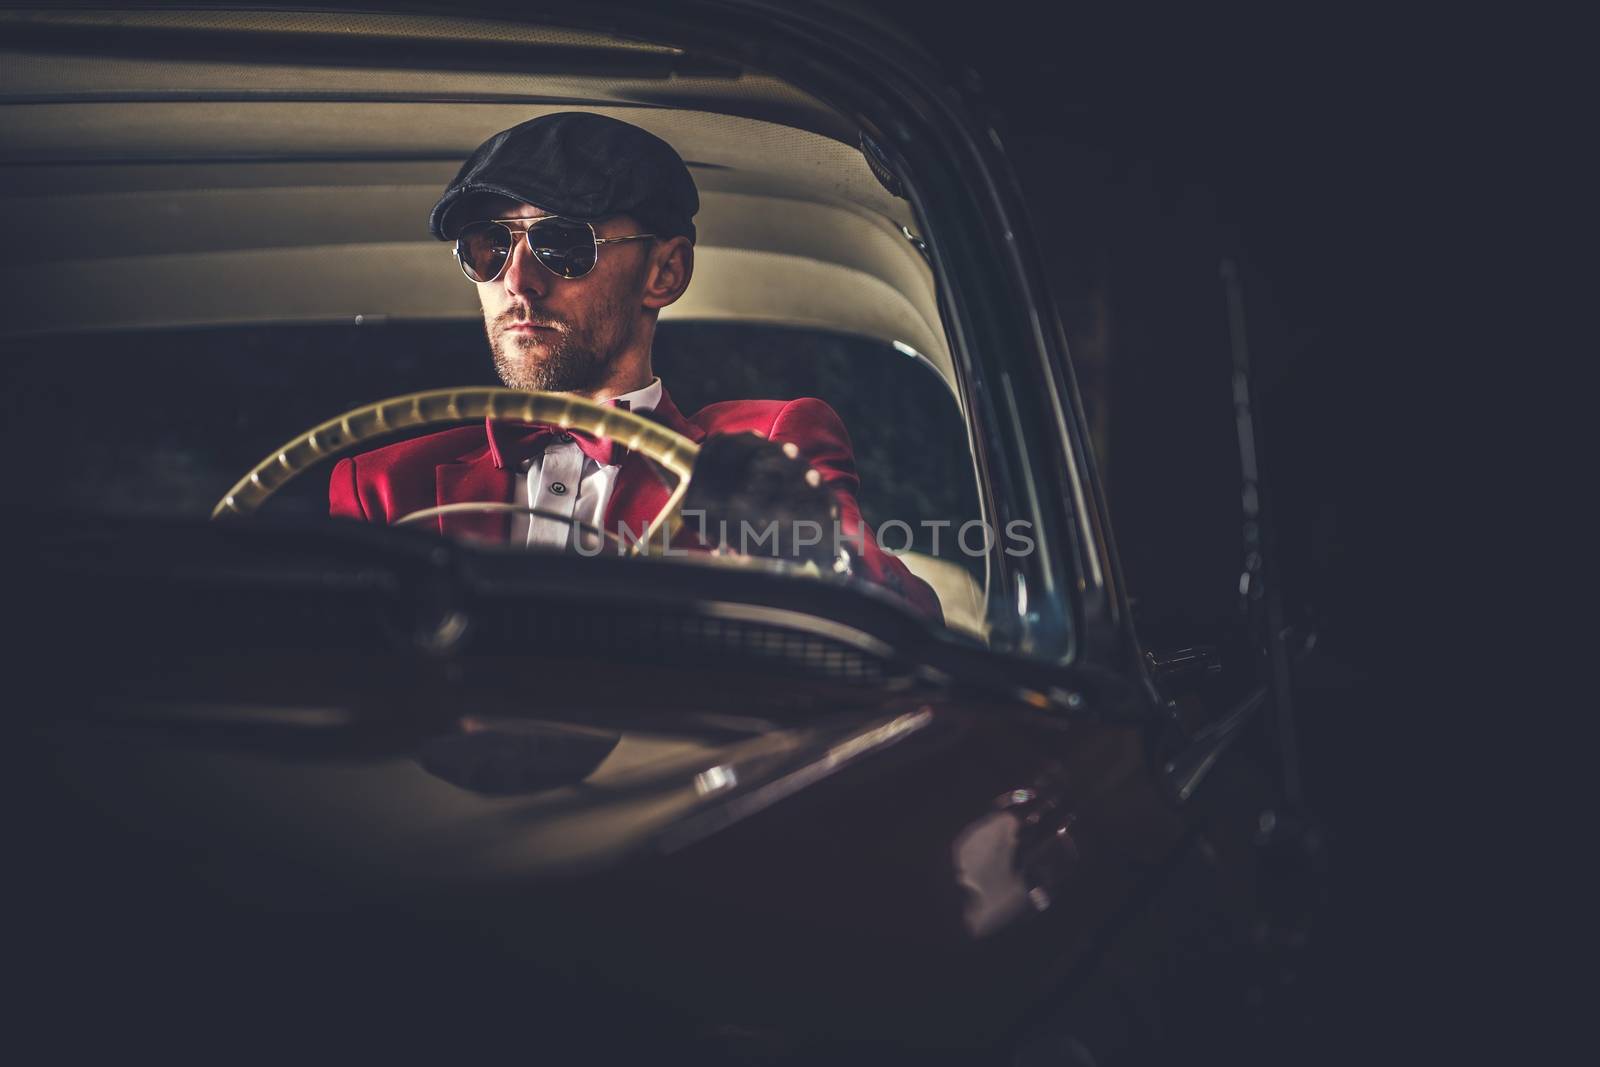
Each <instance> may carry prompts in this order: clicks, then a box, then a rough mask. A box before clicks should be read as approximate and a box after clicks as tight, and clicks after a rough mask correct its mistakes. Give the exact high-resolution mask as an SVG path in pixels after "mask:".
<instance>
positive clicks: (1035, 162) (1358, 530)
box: [870, 0, 1526, 1062]
mask: <svg viewBox="0 0 1600 1067" xmlns="http://www.w3.org/2000/svg"><path fill="white" fill-rule="evenodd" d="M870 6H871V7H873V8H876V9H877V10H878V11H880V12H882V13H883V14H885V15H886V16H888V17H891V18H893V19H894V20H895V21H896V22H898V23H899V24H901V25H904V26H907V27H912V29H911V30H910V31H909V32H910V33H912V34H913V35H915V37H916V38H917V39H918V41H919V42H920V43H921V44H922V45H923V46H924V47H926V48H927V49H928V50H929V51H930V52H931V53H933V55H934V56H935V57H936V58H937V60H938V61H939V63H940V64H941V65H942V66H944V67H945V69H946V70H947V71H949V72H950V73H951V74H952V76H953V77H957V78H960V79H961V80H963V81H964V82H966V83H967V84H969V85H975V86H979V87H981V98H980V99H981V103H980V104H979V106H980V107H981V108H983V109H985V110H986V111H987V113H988V118H989V119H990V120H991V122H992V124H993V126H994V128H995V129H996V130H997V131H998V132H999V134H1000V136H1001V138H1002V140H1003V142H1004V144H1005V147H1006V149H1007V152H1008V154H1009V155H1010V157H1011V160H1012V163H1013V166H1014V168H1015V170H1016V173H1017V177H1018V180H1019V182H1020V184H1021V186H1022V188H1023V191H1024V193H1025V195H1026V197H1027V200H1028V206H1029V210H1030V214H1031V221H1032V223H1033V230H1034V233H1035V238H1036V240H1037V242H1038V244H1039V247H1040V251H1041V253H1042V256H1043V258H1044V260H1045V262H1046V264H1047V267H1048V270H1049V273H1050V283H1051V285H1052V287H1053V288H1054V290H1055V297H1056V302H1057V305H1058V307H1059V309H1060V311H1061V315H1062V319H1063V325H1064V328H1065V330H1066V333H1067V336H1068V340H1069V345H1070V347H1071V350H1072V354H1073V362H1074V370H1075V373H1076V375H1077V378H1078V381H1079V384H1080V386H1081V387H1082V390H1083V393H1084V397H1085V403H1086V407H1087V409H1088V413H1089V416H1090V420H1091V424H1092V427H1093V432H1094V437H1095V445H1096V450H1097V452H1098V453H1099V459H1100V460H1101V463H1102V469H1103V470H1104V472H1105V479H1106V485H1107V495H1108V498H1109V503H1110V508H1111V517H1112V521H1113V524H1114V529H1115V535H1116V539H1117V543H1118V549H1119V552H1120V555H1121V560H1122V564H1123V569H1124V571H1125V576H1126V579H1127V584H1128V587H1129V589H1130V592H1131V593H1132V595H1133V596H1134V597H1135V599H1136V601H1137V617H1138V618H1139V620H1140V625H1141V629H1142V631H1143V636H1144V637H1145V638H1146V640H1147V641H1148V642H1150V643H1152V644H1155V645H1157V647H1159V646H1160V644H1162V643H1163V642H1169V643H1171V644H1182V643H1185V635H1186V634H1188V635H1194V636H1198V635H1202V634H1203V633H1204V632H1205V631H1206V630H1207V629H1208V628H1210V627H1213V626H1217V625H1226V624H1227V623H1228V621H1229V620H1231V619H1236V618H1237V617H1238V592H1237V583H1238V576H1239V571H1240V561H1241V559H1242V555H1243V547H1242V542H1241V539H1240V521H1241V515H1240V503H1239V500H1240V495H1239V488H1240V487H1239V459H1238V450H1237V444H1236V437H1235V427H1234V418H1233V407H1232V402H1231V393H1230V370H1231V367H1230V350H1229V336H1228V329H1227V318H1226V304H1225V298H1224V289H1223V285H1222V282H1221V277H1220V271H1219V266H1220V263H1221V261H1223V260H1224V259H1232V260H1235V261H1236V262H1237V263H1238V264H1239V267H1240V270H1241V272H1242V277H1243V286H1244V298H1245V307H1246V315H1247V319H1248V324H1249V343H1250V346H1251V351H1252V356H1253V360H1254V364H1255V373H1256V379H1257V387H1258V390H1259V406H1258V410H1257V413H1256V414H1257V425H1256V428H1257V433H1258V443H1259V445H1260V447H1261V453H1262V463H1263V468H1264V477H1265V480H1266V485H1267V487H1268V492H1269V494H1270V496H1269V505H1270V507H1271V508H1272V510H1273V511H1274V513H1275V518H1276V522H1277V533H1278V542H1279V552H1278V565H1279V566H1280V568H1281V570H1282V589H1283V592H1284V599H1285V607H1286V609H1287V613H1288V616H1289V619H1290V621H1291V622H1293V623H1295V624H1296V625H1298V626H1300V627H1301V628H1303V629H1312V630H1314V631H1315V632H1316V634H1317V636H1318V641H1317V645H1316V648H1315V651H1314V652H1313V654H1312V655H1311V656H1310V657H1308V658H1307V659H1306V661H1305V662H1303V663H1302V664H1300V665H1299V666H1298V667H1297V668H1296V672H1295V691H1296V705H1297V715H1298V720H1299V727H1300V735H1301V736H1300V739H1301V750H1302V754H1303V770H1304V775H1305V786H1306V803H1307V806H1308V808H1309V810H1310V812H1311V814H1312V816H1313V817H1314V818H1315V819H1316V820H1317V821H1318V822H1319V823H1320V824H1321V825H1322V827H1323V828H1324V831H1325V837H1326V840H1327V842H1328V856H1329V862H1330V868H1329V870H1330V874H1329V904H1328V906H1327V908H1326V909H1325V911H1324V913H1323V914H1322V915H1321V917H1320V919H1319V924H1318V927H1317V928H1316V929H1315V932H1314V935H1313V938H1314V940H1313V944H1312V947H1311V950H1310V965H1308V967H1307V968H1306V970H1305V972H1304V973H1303V974H1301V975H1300V976H1299V978H1298V981H1299V982H1300V983H1301V984H1302V986H1303V987H1304V988H1303V994H1304V995H1303V997H1302V999H1301V1001H1300V1004H1301V1006H1302V1008H1303V1009H1304V1011H1305V1016H1304V1017H1303V1020H1300V1021H1301V1022H1303V1029H1302V1030H1301V1038H1300V1044H1299V1045H1298V1047H1295V1048H1293V1051H1289V1050H1287V1049H1286V1054H1288V1055H1289V1056H1290V1058H1291V1059H1292V1061H1294V1062H1327V1061H1340V1060H1343V1059H1344V1058H1345V1057H1347V1056H1353V1055H1359V1056H1361V1057H1362V1058H1363V1059H1365V1058H1368V1057H1369V1056H1373V1055H1376V1056H1377V1059H1378V1060H1379V1061H1382V1062H1388V1061H1390V1060H1391V1059H1402V1058H1405V1057H1406V1056H1408V1055H1410V1054H1412V1053H1414V1052H1419V1051H1421V1050H1422V1049H1423V1048H1427V1047H1431V1048H1432V1049H1433V1050H1434V1051H1435V1052H1437V1051H1439V1050H1440V1044H1439V1042H1441V1041H1454V1040H1459V1039H1460V1035H1461V1034H1463V1033H1464V1032H1465V1030H1471V1031H1473V1032H1475V1033H1479V1034H1480V1035H1481V1034H1482V1033H1483V1032H1484V1030H1485V1029H1487V1027H1488V1026H1489V1025H1492V1024H1487V1023H1485V1024H1482V1025H1481V1026H1480V1024H1479V1023H1472V1024H1469V1025H1468V1026H1467V1027H1466V1028H1465V1030H1464V1028H1463V1025H1462V1023H1463V1020H1462V1019H1461V1018H1460V1017H1459V1015H1456V1016H1455V1017H1453V1018H1451V1017H1450V1013H1451V1012H1459V1010H1460V1009H1459V1006H1457V1007H1456V1008H1450V1007H1448V1005H1449V1003H1450V1000H1449V994H1447V993H1446V990H1447V989H1449V990H1451V991H1452V992H1453V991H1454V985H1455V983H1457V982H1464V979H1462V978H1460V977H1458V976H1452V975H1451V974H1449V973H1448V972H1451V971H1460V970H1463V969H1464V968H1465V967H1467V966H1469V965H1467V964H1465V963H1464V961H1463V953H1464V952H1468V953H1470V951H1471V950H1467V949H1465V944H1466V943H1471V942H1474V941H1476V940H1477V939H1475V938H1472V937H1466V938H1465V941H1464V940H1463V938H1464V934H1463V933H1462V930H1461V929H1460V928H1458V929H1451V924H1452V922H1454V921H1455V920H1456V919H1457V918H1461V916H1460V915H1459V914H1458V913H1459V911H1460V910H1461V905H1460V904H1458V903H1456V901H1459V900H1460V899H1461V896H1462V892H1463V890H1462V889H1461V887H1459V886H1456V887H1448V888H1445V889H1443V890H1442V891H1441V890H1440V888H1439V887H1438V886H1436V885H1435V884H1434V872H1435V869H1436V868H1438V867H1440V866H1441V865H1442V863H1443V853H1444V852H1445V848H1444V845H1443V844H1442V841H1443V839H1444V837H1445V835H1444V834H1443V833H1441V830H1442V828H1443V827H1445V826H1447V825H1449V824H1451V823H1453V822H1456V821H1457V820H1459V818H1460V817H1461V816H1460V813H1459V812H1450V811H1445V812H1441V811H1440V806H1441V805H1439V803H1438V799H1439V798H1437V797H1434V796H1430V795H1429V793H1430V787H1429V786H1426V785H1424V784H1423V783H1424V782H1426V781H1428V780H1429V778H1430V776H1431V775H1432V774H1433V773H1434V772H1435V771H1436V770H1437V769H1438V767H1437V765H1438V763H1439V762H1440V761H1441V760H1447V759H1448V757H1447V756H1446V755H1445V751H1446V750H1445V748H1444V746H1441V745H1435V744H1432V743H1429V742H1424V741H1421V740H1419V738H1421V737H1422V736H1423V735H1425V734H1426V733H1427V732H1428V731H1429V730H1430V729H1431V727H1430V725H1429V721H1430V720H1429V716H1430V715H1433V714H1435V713H1436V712H1437V711H1439V710H1442V709H1443V708H1444V707H1445V706H1447V705H1445V704H1444V703H1443V702H1440V701H1439V699H1438V697H1437V694H1435V695H1434V697H1433V698H1432V699H1428V698H1426V697H1423V696H1421V693H1422V690H1421V687H1420V686H1419V685H1417V684H1414V682H1413V680H1412V679H1413V672H1414V671H1418V670H1426V669H1427V668H1428V667H1429V666H1430V662H1431V664H1432V665H1435V666H1437V665H1438V663H1439V661H1438V660H1434V661H1429V660H1428V659H1426V658H1425V650H1426V649H1429V648H1431V647H1432V642H1431V641H1429V640H1428V638H1429V635H1430V634H1431V631H1432V628H1433V625H1434V624H1433V622H1432V619H1431V615H1430V613H1427V612H1423V611H1419V609H1418V604H1419V602H1421V601H1423V600H1425V599H1426V597H1425V596H1419V595H1418V589H1417V586H1418V585H1419V582H1420V575H1421V574H1422V573H1423V572H1424V571H1426V570H1427V569H1428V567H1427V564H1426V562H1425V561H1426V560H1427V559H1428V558H1429V557H1434V556H1437V555H1438V554H1440V553H1441V552H1442V551H1443V548H1442V540H1441V541H1435V542H1434V543H1432V544H1430V543H1429V540H1428V538H1425V537H1421V536H1419V534H1418V530H1419V529H1420V526H1419V513H1421V512H1425V511H1428V510H1431V509H1433V508H1435V507H1438V506H1440V504H1439V499H1440V498H1441V497H1442V494H1443V488H1442V487H1443V485H1444V484H1445V481H1446V479H1447V478H1448V477H1449V476H1450V472H1451V471H1452V470H1453V469H1455V468H1459V467H1461V465H1462V462H1461V459H1460V458H1459V457H1450V456H1446V457H1445V458H1444V459H1443V461H1442V462H1435V461H1432V460H1425V459H1424V454H1425V453H1426V452H1427V446H1429V445H1430V444H1435V443H1436V440H1437V439H1442V434H1441V432H1440V431H1439V430H1438V429H1437V428H1436V426H1435V425H1434V418H1435V415H1436V414H1437V412H1439V411H1440V410H1442V409H1444V408H1446V407H1448V406H1450V405H1449V402H1450V400H1451V399H1452V398H1453V396H1454V394H1455V390H1454V388H1453V385H1454V383H1453V382H1452V380H1451V378H1450V377H1449V376H1441V377H1440V378H1438V379H1437V380H1435V381H1432V382H1430V381H1429V380H1428V378H1427V376H1426V368H1427V367H1428V366H1429V364H1430V363H1434V364H1438V363H1439V362H1440V361H1441V359H1442V358H1443V359H1446V360H1448V361H1449V362H1448V364H1447V365H1448V366H1451V367H1452V368H1454V369H1458V370H1465V360H1466V354H1467V352H1468V349H1467V347H1465V346H1464V345H1463V344H1462V343H1461V341H1460V338H1459V336H1458V335H1457V334H1456V332H1455V328H1454V325H1453V324H1459V323H1461V322H1463V321H1471V320H1472V319H1473V318H1474V315H1475V313H1474V312H1473V311H1472V310H1470V309H1462V308H1460V307H1457V308H1455V309H1453V310H1450V309H1447V301H1445V300H1444V299H1442V298H1441V293H1442V291H1443V289H1444V285H1443V282H1442V279H1443V277H1444V275H1445V273H1446V268H1445V267H1444V266H1442V263H1443V261H1445V260H1447V259H1448V258H1450V256H1452V255H1454V254H1458V253H1454V252H1452V251H1451V249H1452V248H1455V247H1458V244H1457V242H1458V241H1459V238H1460V237H1461V236H1462V232H1461V231H1462V229H1463V223H1465V229H1466V230H1467V231H1468V233H1469V234H1471V235H1473V236H1474V238H1475V239H1476V238H1479V237H1483V236H1485V235H1486V233H1487V227H1486V226H1485V225H1484V223H1483V221H1482V216H1483V215H1484V214H1485V212H1484V211H1483V208H1482V205H1481V203H1480V204H1475V205H1473V206H1472V210H1471V212H1470V213H1467V212H1463V213H1460V214H1455V213H1454V212H1455V211H1456V209H1457V208H1458V206H1459V205H1460V204H1461V203H1462V202H1463V201H1464V200H1465V199H1466V197H1465V195H1464V194H1463V193H1461V192H1460V191H1459V190H1460V188H1461V187H1462V185H1463V184H1464V182H1463V180H1462V179H1463V178H1464V177H1465V176H1467V175H1468V174H1469V173H1472V172H1474V171H1476V170H1478V169H1480V168H1484V167H1487V166H1490V165H1492V161H1493V160H1494V159H1495V158H1496V157H1497V156H1498V155H1499V154H1500V153H1502V152H1503V151H1505V149H1504V148H1503V147H1502V145H1501V144H1500V143H1499V142H1497V140H1496V136H1495V127H1494V125H1493V123H1494V121H1495V120H1496V118H1497V115H1498V114H1501V113H1504V112H1505V110H1506V107H1507V102H1506V101H1505V100H1504V99H1499V98H1497V97H1496V95H1495V94H1496V92H1497V82H1498V80H1499V79H1500V78H1502V77H1503V76H1504V75H1505V65H1506V62H1507V60H1508V57H1509V56H1510V55H1511V54H1513V53H1514V51H1515V49H1516V43H1515V42H1516V37H1517V35H1518V34H1519V33H1521V32H1525V30H1526V27H1525V26H1522V25H1520V24H1519V25H1507V26H1505V27H1503V28H1502V31H1501V32H1502V37H1501V39H1500V40H1498V41H1491V40H1490V39H1489V38H1488V37H1487V36H1485V35H1482V34H1479V33H1478V32H1477V29H1478V28H1477V27H1470V26H1469V25H1468V22H1467V20H1468V18H1469V16H1465V15H1463V14H1462V13H1460V12H1457V11H1440V12H1435V13H1431V14H1430V13H1424V12H1417V11H1409V10H1406V9H1404V8H1399V7H1393V6H1391V7H1388V8H1385V9H1381V10H1380V9H1371V10H1369V9H1363V8H1358V7H1351V6H1338V7H1325V8H1317V9H1304V10H1294V9H1293V6H1284V7H1282V8H1275V9H1268V8H1243V7H1239V6H1237V5H1234V6H1217V5H1192V6H1190V7H1189V8H1187V9H1180V8H1177V7H1176V6H1175V5H1174V6H1168V7H1157V6H1150V5H1133V6H1129V5H1116V7H1115V9H1114V10H1106V9H1101V8H1092V7H1088V6H1074V7H1071V8H1066V7H1060V6H1046V5H1029V4H1020V3H1013V2H1010V0H999V2H997V3H986V4H983V5H981V6H978V5H965V6H962V7H959V8H949V9H944V10H931V9H928V8H926V7H923V6H920V5H918V4H913V3H898V2H893V0H882V2H877V3H874V4H871V5H870ZM1469 30H1470V31H1471V32H1469ZM968 72H971V73H970V74H969V73H968ZM1464 132H1465V133H1467V134H1469V135H1470V138H1472V139H1474V141H1473V143H1472V145H1471V147H1472V153H1471V161H1470V162H1468V161H1466V160H1465V159H1464V158H1463V156H1462V154H1461V153H1460V152H1459V151H1458V148H1457V146H1458V144H1460V143H1461V141H1462V135H1463V133H1464ZM1469 220H1470V221H1469ZM1452 239H1454V240H1452ZM1466 376H1467V375H1465V374H1462V375H1461V377H1463V378H1465V377H1466ZM1464 573H1469V572H1464ZM1191 639H1193V637H1191ZM1431 673H1432V674H1433V675H1434V676H1435V677H1437V675H1438V674H1439V673H1441V672H1439V671H1437V670H1434V671H1432V672H1431ZM1449 706H1450V707H1451V708H1452V710H1453V711H1464V710H1465V708H1466V705H1465V704H1459V705H1449ZM1470 721H1472V720H1470V719H1469V718H1466V717H1460V718H1455V717H1453V718H1452V719H1451V720H1450V726H1451V727H1452V728H1455V729H1459V728H1460V727H1462V726H1463V725H1464V724H1465V723H1467V722H1470ZM1446 732H1447V733H1448V732H1450V730H1446ZM1447 795H1448V794H1446V796H1447ZM1468 877H1469V878H1470V877H1471V876H1470V875H1469V876H1468ZM1466 922H1468V923H1474V920H1471V919H1467V920H1466ZM1474 925H1481V923H1474ZM1440 1006H1444V1015H1445V1017H1444V1018H1443V1019H1440V1018H1437V1017H1435V1016H1434V1015H1433V1012H1434V1011H1435V1010H1436V1008H1438V1007H1440ZM1438 1022H1443V1023H1444V1025H1441V1026H1438V1027H1437V1029H1434V1028H1433V1025H1432V1024H1434V1023H1438ZM1429 1030H1432V1033H1431V1035H1429V1036H1426V1037H1425V1036H1424V1035H1425V1034H1427V1033H1428V1031H1429ZM1474 1040H1476V1038H1475V1039H1474Z"/></svg>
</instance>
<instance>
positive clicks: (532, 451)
mask: <svg viewBox="0 0 1600 1067" xmlns="http://www.w3.org/2000/svg"><path fill="white" fill-rule="evenodd" d="M606 406H607V407H618V408H621V409H622V410H623V411H627V410H629V408H628V401H626V400H608V401H606ZM639 414H640V415H642V416H644V417H645V418H647V419H648V418H652V417H653V416H652V413H651V412H648V411H641V412H639ZM513 432H517V434H518V436H517V437H515V438H513V439H511V440H509V441H506V446H507V449H508V450H509V451H511V452H512V453H513V455H514V456H515V458H516V459H517V460H522V459H527V458H530V457H532V456H542V455H544V450H545V449H546V448H548V447H549V446H550V445H553V444H565V443H567V442H575V443H576V444H577V446H578V448H580V449H581V450H582V451H583V454H584V455H586V456H588V457H589V458H590V459H592V460H594V461H595V462H596V463H598V464H600V465H601V466H602V467H609V466H612V465H613V464H620V463H621V462H622V461H623V460H625V459H627V458H628V450H627V449H626V448H624V447H622V446H621V445H619V444H617V443H616V442H615V441H613V440H611V439H610V438H609V437H595V436H594V435H593V434H590V433H584V432H583V431H582V430H572V429H568V428H566V427H563V426H551V425H548V424H546V423H541V422H528V423H522V424H521V426H520V427H518V428H517V429H516V430H514V431H513ZM502 440H504V438H502Z"/></svg>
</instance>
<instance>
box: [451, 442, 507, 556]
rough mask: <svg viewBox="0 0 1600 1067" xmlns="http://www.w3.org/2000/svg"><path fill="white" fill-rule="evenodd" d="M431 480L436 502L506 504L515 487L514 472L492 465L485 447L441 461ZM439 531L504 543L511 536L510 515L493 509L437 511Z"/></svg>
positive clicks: (492, 462)
mask: <svg viewBox="0 0 1600 1067" xmlns="http://www.w3.org/2000/svg"><path fill="white" fill-rule="evenodd" d="M434 484H435V487H436V490H437V496H438V502H439V503H440V504H465V503H469V502H472V503H480V502H484V501H492V502H497V503H502V504H509V503H511V498H512V495H513V493H514V492H515V491H516V475H515V474H513V473H512V472H511V471H508V470H504V469H502V468H500V467H497V466H495V462H494V456H492V455H491V454H490V453H489V452H488V451H487V450H486V451H485V452H484V454H483V455H482V456H481V457H479V458H477V459H472V460H464V461H461V462H457V463H441V464H440V465H439V466H437V467H435V468H434ZM439 532H440V533H442V534H444V535H445V536H447V537H458V538H464V539H468V540H475V541H494V542H497V543H500V544H504V543H505V542H506V541H507V540H509V539H510V536H511V516H510V515H508V514H504V513H502V514H495V513H494V512H477V513H474V512H467V513H465V514H460V515H440V516H439Z"/></svg>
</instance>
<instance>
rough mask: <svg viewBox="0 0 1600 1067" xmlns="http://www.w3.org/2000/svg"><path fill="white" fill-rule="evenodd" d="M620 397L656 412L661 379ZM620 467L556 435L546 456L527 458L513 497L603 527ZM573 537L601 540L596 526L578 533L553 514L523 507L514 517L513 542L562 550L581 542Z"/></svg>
mask: <svg viewBox="0 0 1600 1067" xmlns="http://www.w3.org/2000/svg"><path fill="white" fill-rule="evenodd" d="M616 399H617V400H626V401H627V402H628V410H630V411H654V410H655V407H656V405H657V404H659V403H660V402H661V379H660V378H652V379H650V384H649V385H647V386H645V387H644V388H643V389H635V390H634V391H633V392H631V393H623V394H622V395H621V396H618V397H616ZM620 469H621V468H620V467H618V465H617V464H615V463H608V464H605V465H601V464H599V463H596V462H595V461H594V460H592V459H590V458H589V457H588V456H586V455H584V454H583V449H581V448H579V447H578V443H577V442H576V441H574V440H572V439H571V438H570V437H568V438H567V439H566V440H565V441H563V440H560V439H556V440H553V441H551V442H550V444H548V445H547V446H545V450H544V455H542V456H536V457H534V458H532V459H529V460H526V461H524V462H523V464H522V470H523V474H524V475H525V476H524V477H521V478H518V479H517V488H516V494H515V496H514V497H513V500H512V502H513V503H515V504H517V505H519V506H521V507H535V508H538V509H539V510H540V511H542V512H551V513H553V514H554V515H565V516H569V517H571V518H573V519H576V520H577V521H578V522H580V523H588V524H590V525H591V526H599V525H600V524H601V520H602V519H603V518H604V517H605V513H606V504H607V502H608V501H610V499H611V490H612V487H613V486H614V485H615V484H616V480H617V471H618V470H620ZM575 536H582V537H583V538H584V540H583V541H582V545H583V546H584V547H585V550H589V549H591V548H592V547H593V546H594V545H595V544H596V543H597V542H596V541H595V538H596V536H597V535H596V534H594V533H593V532H592V531H584V532H582V533H581V535H580V534H577V533H574V525H573V523H570V522H567V521H565V520H563V519H558V518H555V517H553V515H552V516H551V517H547V516H545V515H534V514H531V513H529V512H521V513H519V514H515V515H513V516H512V520H511V543H512V544H514V545H517V544H522V545H526V546H527V547H529V548H553V549H557V550H562V549H566V548H569V547H571V546H572V545H573V544H575V543H577V542H574V541H573V538H574V537H575Z"/></svg>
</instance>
